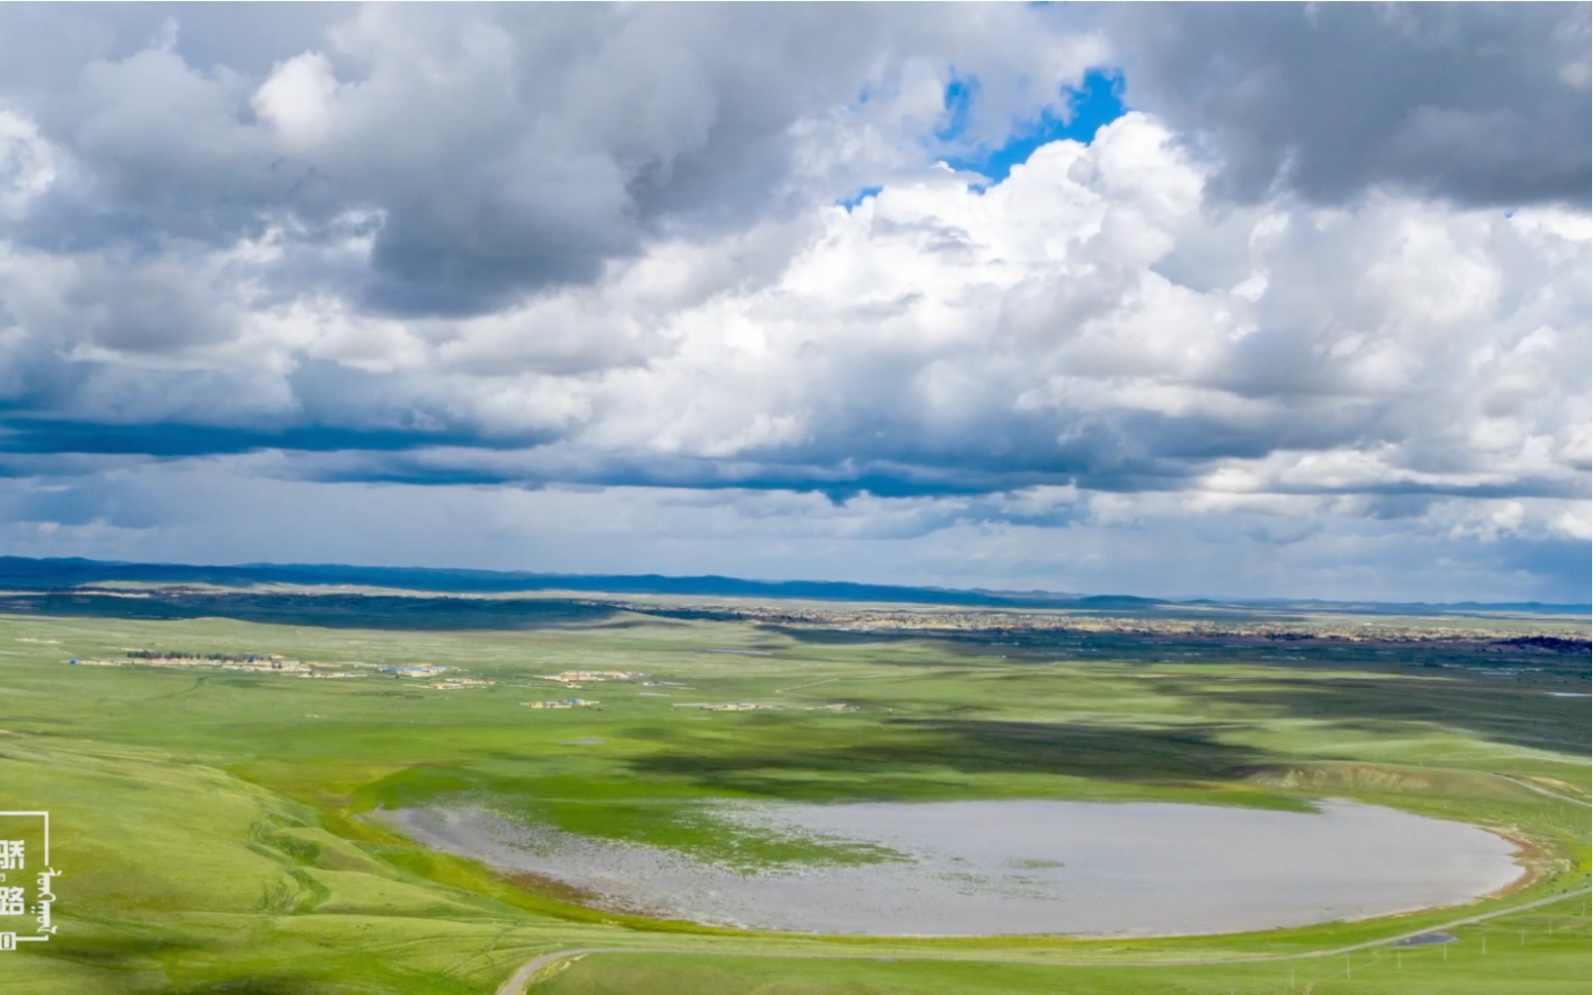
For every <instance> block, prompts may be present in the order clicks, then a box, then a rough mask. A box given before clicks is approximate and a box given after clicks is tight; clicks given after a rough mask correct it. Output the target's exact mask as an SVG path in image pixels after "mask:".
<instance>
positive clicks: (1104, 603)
mask: <svg viewBox="0 0 1593 995" xmlns="http://www.w3.org/2000/svg"><path fill="white" fill-rule="evenodd" d="M111 582H138V583H149V584H173V585H182V584H213V585H218V586H224V587H254V586H258V585H266V584H292V585H299V586H331V585H352V586H360V587H380V588H388V589H393V590H402V591H425V592H430V593H434V594H508V593H516V592H532V591H579V592H589V593H592V594H627V595H640V594H666V595H667V594H675V595H692V596H697V597H725V598H764V599H794V600H817V601H872V602H882V603H888V604H920V605H944V606H958V605H962V606H969V607H981V608H1001V607H1007V608H1075V609H1085V610H1090V611H1095V612H1101V611H1114V610H1117V611H1134V612H1143V611H1156V610H1163V611H1169V610H1170V611H1177V610H1178V609H1180V608H1183V609H1196V610H1198V609H1213V608H1223V607H1235V608H1252V609H1255V608H1266V609H1271V610H1280V609H1289V608H1298V609H1301V610H1311V611H1332V612H1346V613H1365V614H1469V613H1475V612H1512V613H1531V614H1572V615H1587V614H1590V613H1593V606H1590V605H1587V604H1543V603H1540V602H1536V601H1527V602H1507V603H1506V602H1501V603H1483V602H1462V603H1455V604H1424V603H1398V604H1396V603H1379V602H1339V601H1313V600H1295V599H1249V600H1212V599H1206V598H1201V599H1190V600H1163V599H1156V598H1138V597H1131V596H1128V595H1079V594H1065V593H1052V592H1046V591H983V590H971V591H968V590H952V589H947V588H938V587H906V586H898V585H890V584H854V583H848V582H843V581H806V580H788V581H762V580H743V579H741V578H738V577H718V576H711V575H710V576H702V577H664V576H660V575H658V574H643V575H604V574H543V573H525V572H511V571H496V570H446V569H433V568H427V567H357V566H343V565H337V564H298V563H292V564H270V563H244V564H239V565H236V566H191V565H186V564H177V563H117V562H106V561H100V560H85V559H77V558H72V559H42V560H38V559H29V558H26V557H19V556H0V588H6V589H13V590H19V589H20V590H30V591H40V590H42V591H56V590H63V589H68V588H74V587H82V586H85V585H95V584H106V583H111Z"/></svg>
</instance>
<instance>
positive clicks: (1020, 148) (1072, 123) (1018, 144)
mask: <svg viewBox="0 0 1593 995" xmlns="http://www.w3.org/2000/svg"><path fill="white" fill-rule="evenodd" d="M968 82H969V81H966V80H960V79H958V78H955V77H954V78H953V80H952V82H951V83H950V84H948V85H947V87H946V106H947V109H948V110H951V109H952V108H954V107H955V108H956V110H954V111H953V114H952V120H951V124H952V125H959V124H960V122H961V121H962V120H965V119H966V118H967V103H968V101H971V100H972V98H973V95H974V94H976V93H977V92H978V81H977V80H975V81H972V82H973V85H972V86H969V85H967V84H968ZM953 87H958V89H957V92H956V96H955V101H956V102H954V96H953V92H952V90H953ZM1067 104H1068V111H1069V118H1068V120H1066V121H1064V120H1062V117H1061V115H1059V114H1057V113H1056V112H1054V111H1052V110H1050V109H1047V110H1046V111H1045V112H1044V113H1043V114H1041V115H1040V119H1039V120H1038V121H1032V122H1029V123H1027V124H1026V125H1025V126H1023V127H1020V128H1019V129H1018V130H1017V131H1016V132H1014V133H1013V134H1012V136H1011V137H1009V138H1008V139H1007V141H1006V143H1005V144H1003V145H1000V146H998V147H996V148H978V149H974V150H973V151H972V152H970V153H969V154H968V155H965V156H958V157H955V158H950V159H947V160H946V162H947V164H948V165H950V166H951V167H952V168H954V169H962V170H968V171H970V172H974V173H980V174H982V175H984V176H988V177H989V178H990V180H991V182H993V183H999V182H1001V181H1002V180H1004V179H1006V178H1007V174H1008V173H1010V172H1012V167H1013V166H1016V165H1019V164H1021V163H1024V162H1027V161H1028V160H1029V156H1031V155H1033V154H1034V150H1035V149H1037V148H1039V147H1040V146H1042V145H1045V144H1048V143H1050V142H1055V141H1060V140H1062V139H1064V138H1071V139H1073V140H1074V141H1078V142H1083V143H1085V144H1086V145H1088V144H1089V143H1090V142H1092V141H1094V140H1095V133H1096V132H1097V131H1099V130H1100V129H1101V127H1102V126H1103V125H1107V124H1110V123H1112V122H1113V121H1115V120H1117V119H1118V118H1120V117H1122V116H1123V115H1124V114H1126V113H1128V106H1127V105H1126V104H1124V103H1123V76H1122V74H1121V73H1120V72H1118V71H1117V70H1115V69H1091V70H1090V71H1089V72H1087V73H1085V74H1084V81H1083V84H1082V86H1080V87H1079V88H1078V89H1074V90H1070V91H1069V92H1068V101H1067ZM948 130H949V131H950V136H954V135H955V134H956V130H957V129H956V128H955V127H949V129H948ZM935 137H937V138H941V139H942V140H945V139H946V138H947V137H949V136H948V135H947V134H944V133H937V134H936V136H935Z"/></svg>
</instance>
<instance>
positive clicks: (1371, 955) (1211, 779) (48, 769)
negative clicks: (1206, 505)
mask: <svg viewBox="0 0 1593 995" xmlns="http://www.w3.org/2000/svg"><path fill="white" fill-rule="evenodd" d="M129 600H132V599H129ZM340 605H341V607H340V608H339V609H338V614H337V615H336V616H335V617H331V616H330V615H329V613H328V612H318V611H309V610H306V611H305V612H303V613H302V614H301V615H299V616H294V615H293V614H292V613H291V612H288V611H280V612H277V613H276V614H274V615H269V616H266V617H265V620H261V621H247V620H242V619H227V618H213V617H206V618H183V617H178V618H133V617H106V616H104V615H94V614H89V613H81V612H69V611H66V609H64V608H63V609H62V612H63V613H62V614H49V615H45V614H17V615H4V616H0V808H3V809H30V810H32V809H43V810H48V811H49V812H50V813H51V818H52V831H53V836H52V840H53V844H52V846H53V862H54V864H55V866H56V867H57V868H58V869H59V870H61V871H62V876H61V877H60V878H59V879H58V881H57V883H56V885H55V889H54V890H55V893H56V895H57V896H58V901H57V903H56V905H55V909H54V913H55V921H56V923H57V924H58V925H59V927H60V929H59V933H58V934H57V935H56V936H55V937H54V938H53V939H52V940H51V941H50V942H47V943H35V944H31V945H27V947H26V949H20V950H16V951H5V952H0V988H3V989H4V990H5V991H6V992H17V993H57V992H59V993H96V992H106V993H121V992H184V993H187V992H258V993H270V995H276V993H299V992H312V993H313V992H348V993H364V992H370V993H389V992H416V993H430V992H440V993H447V992H459V993H466V992H493V991H497V990H500V986H502V985H504V983H505V982H506V981H507V980H508V979H509V978H510V977H511V976H512V975H514V974H515V973H516V971H517V969H519V968H520V967H521V966H522V965H524V964H527V963H528V962H530V961H532V960H533V959H534V958H537V957H539V956H541V955H545V954H556V953H558V952H560V951H569V952H573V953H572V956H570V957H563V958H560V957H551V958H549V959H548V960H547V961H546V962H545V967H544V968H543V969H542V970H540V971H539V972H538V973H537V974H536V975H535V976H534V977H531V978H529V979H527V980H528V981H529V983H530V986H531V987H530V990H531V991H535V992H548V993H567V995H573V993H597V992H658V993H671V992H681V993H688V992H690V993H703V992H748V993H750V992H758V993H761V995H776V993H805V992H815V993H816V992H855V993H896V992H947V993H951V992H991V993H995V992H1026V991H1033V992H1042V991H1043V992H1078V993H1093V992H1102V993H1105V992H1188V993H1197V992H1198V993H1208V992H1209V993H1234V995H1236V993H1261V992H1288V991H1295V992H1307V991H1309V992H1314V993H1316V995H1325V993H1337V992H1368V993H1380V992H1390V993H1394V992H1400V993H1412V992H1414V993H1422V992H1433V993H1439V992H1443V993H1452V992H1477V993H1484V992H1487V993H1494V992H1544V993H1549V992H1575V991H1585V990H1587V987H1588V985H1589V981H1590V976H1589V957H1588V949H1589V919H1588V914H1587V912H1588V908H1587V899H1586V897H1585V895H1584V891H1585V889H1586V888H1587V886H1588V881H1589V809H1588V806H1587V802H1588V799H1589V795H1590V780H1589V762H1588V751H1589V716H1588V708H1589V705H1588V699H1587V698H1586V697H1576V695H1585V694H1586V692H1587V691H1588V687H1589V681H1588V658H1587V655H1586V652H1585V650H1583V651H1582V652H1578V653H1565V652H1556V651H1553V650H1545V649H1541V648H1537V647H1531V646H1516V645H1502V646H1495V647H1493V648H1492V649H1490V650H1488V652H1483V651H1482V650H1481V649H1479V648H1478V647H1476V646H1472V645H1469V644H1461V643H1456V644H1448V643H1426V644H1422V643H1409V644H1399V645H1397V646H1392V647H1390V646H1361V645H1358V644H1354V643H1328V642H1323V641H1315V642H1308V643H1302V644H1295V643H1280V644H1278V645H1276V646H1257V645H1255V644H1254V643H1237V642H1236V643H1235V644H1233V645H1232V646H1229V647H1225V646H1224V645H1222V644H1221V642H1220V641H1218V642H1213V641H1210V640H1208V641H1205V642H1200V643H1198V644H1196V643H1194V642H1190V641H1188V640H1185V641H1182V642H1180V641H1179V640H1171V639H1161V638H1154V637H1150V636H1143V635H1138V636H1137V635H1127V634H1125V635H1102V636H1099V637H1095V638H1093V640H1092V641H1090V643H1089V645H1088V647H1085V648H1084V649H1081V648H1080V646H1079V645H1078V641H1077V639H1076V638H1073V637H1068V636H1063V635H1058V636H1050V635H1043V634H1040V635H1036V634H1030V635H1028V636H1025V637H1023V638H1022V639H1011V638H997V637H991V636H988V635H979V634H965V635H960V636H956V637H953V636H951V635H941V636H937V637H935V638H929V637H920V636H913V635H893V636H891V637H890V638H886V637H884V636H874V635H870V634H866V633H838V632H825V631H822V630H817V629H812V628H807V629H797V628H782V627H778V626H771V625H759V624H754V623H750V622H745V621H730V620H722V619H715V618H690V617H668V616H667V615H655V614H641V613H637V612H629V611H618V610H615V611H586V610H582V611H572V612H569V613H567V614H563V615H561V614H559V613H557V612H552V613H550V614H549V615H548V616H547V617H545V618H542V619H541V620H539V621H537V622H536V624H534V625H530V626H528V627H520V628H510V627H507V623H505V622H503V621H502V620H501V619H498V618H496V616H492V615H491V613H490V612H488V613H486V617H483V618H479V619H474V620H473V621H472V622H471V624H469V625H468V626H463V625H462V626H460V627H457V628H446V627H431V626H427V625H424V624H420V623H419V622H418V621H417V620H416V619H415V618H406V617H405V613H404V612H403V611H402V607H403V606H402V605H399V607H398V608H397V609H394V608H393V607H392V606H391V605H389V604H388V603H387V602H386V601H384V602H383V610H382V613H381V614H380V615H379V616H373V617H371V618H368V619H362V618H361V616H360V615H359V611H358V599H357V598H355V599H350V598H344V599H342V601H341V602H340ZM350 605H352V607H349V606H350ZM141 610H142V609H141ZM417 610H418V609H417ZM123 614H124V615H128V614H134V612H132V611H128V612H124V613H123ZM362 625H368V626H371V627H362ZM1070 640H1071V641H1070ZM162 649H165V650H182V651H187V652H192V653H201V654H204V653H224V654H250V653H255V654H266V653H270V654H279V655H282V656H285V657H288V658H293V659H300V660H317V661H325V662H326V663H329V664H346V665H350V666H352V665H355V664H375V665H384V666H385V665H404V664H415V663H420V662H428V663H434V664H439V665H443V666H447V667H449V668H453V670H452V671H451V672H450V673H449V675H448V676H455V675H463V676H467V677H469V678H474V679H480V680H485V681H491V682H493V683H491V684H490V685H484V686H467V687H463V688H459V689H454V690H437V689H433V688H430V687H427V686H425V684H426V683H427V681H424V680H417V679H411V678H402V677H395V676H391V675H380V674H377V673H374V671H373V672H372V673H371V675H370V676H365V677H361V678H357V679H343V680H311V679H302V678H297V677H294V676H290V675H285V674H269V673H241V672H229V671H223V670H217V669H178V668H166V667H156V666H147V665H135V666H118V667H109V666H72V665H69V664H68V663H67V662H66V661H67V660H69V659H72V658H82V659H99V658H121V657H125V655H126V654H127V653H128V652H129V651H130V650H162ZM576 669H583V670H625V671H641V672H644V673H646V674H647V675H649V677H650V678H651V679H654V680H657V681H659V682H664V683H659V684H656V685H652V686H643V685H641V684H639V683H588V684H585V685H584V686H583V687H582V688H581V689H579V690H568V689H566V688H564V687H562V686H559V685H556V684H551V683H550V682H547V681H545V680H542V679H540V677H539V675H547V674H553V673H557V672H560V671H565V670H576ZM573 696H579V697H582V698H587V699H595V700H596V701H597V702H598V704H597V705H596V706H595V707H591V708H573V709H567V710H556V709H532V708H528V707H526V706H525V705H524V704H523V703H525V702H530V701H541V700H554V699H563V698H569V697H573ZM732 702H746V703H753V704H758V705H764V706H770V707H768V708H763V709H759V710H754V711H739V712H731V711H710V710H706V709H704V708H702V707H699V706H701V705H702V704H725V703H732ZM1327 797H1334V798H1350V799H1356V800H1360V801H1365V802H1369V803H1373V804H1379V805H1387V806H1392V807H1396V808H1400V809H1404V810H1406V811H1410V812H1414V813H1419V814H1424V815H1433V816H1439V817H1443V818H1449V819H1457V820H1464V821H1468V822H1472V823H1475V824H1478V825H1482V826H1485V827H1488V828H1491V829H1494V830H1496V831H1499V832H1502V833H1507V834H1508V835H1510V836H1511V837H1512V838H1513V839H1516V840H1518V841H1519V842H1520V844H1521V846H1522V847H1523V851H1522V852H1523V857H1522V860H1523V861H1524V862H1525V863H1526V865H1527V866H1528V868H1529V869H1530V871H1531V876H1530V879H1529V880H1527V881H1526V882H1525V883H1523V884H1522V885H1521V886H1520V887H1518V888H1517V889H1515V890H1513V891H1512V892H1511V893H1509V894H1505V895H1498V896H1494V897H1490V898H1486V899H1480V900H1478V901H1476V902H1473V903H1470V904H1468V905H1465V906H1461V907H1458V908H1450V909H1437V910H1429V911H1425V912H1421V913H1415V914H1409V915H1402V916H1396V917H1390V918H1385V919H1381V920H1369V921H1358V922H1338V923H1328V924H1323V925H1319V926H1314V927H1309V928H1303V929H1288V930H1274V931H1269V932H1263V933H1250V934H1241V935H1231V936H1210V937H1186V938H1167V939H1145V940H1111V941H1107V940H1100V941H1087V940H1073V939H1067V938H1057V937H999V938H998V937H992V938H986V939H957V940H954V939H942V940H912V939H904V938H865V937H845V936H839V937H812V936H799V935H783V934H772V933H754V932H738V931H734V930H728V929H716V928H711V927H705V926H698V925H693V924H690V923H684V922H676V921H658V920H650V919H646V918H641V917H636V916H625V915H619V914H614V913H608V912H603V911H599V910H596V909H592V908H587V907H585V906H583V905H581V904H579V902H578V899H579V897H580V896H578V895H575V894H572V893H571V892H570V890H569V889H566V888H562V887H560V886H559V884H558V883H557V882H552V881H543V880H537V879H532V878H529V877H523V876H522V877H516V876H513V875H504V874H500V873H498V872H496V871H494V870H492V869H491V868H488V867H485V866H482V865H480V864H477V863H474V862H471V861H468V860H464V859H461V858H458V857H453V856H448V855H444V854H441V853H437V852H434V851H431V850H428V849H426V848H424V847H422V846H419V845H417V844H415V843H412V842H410V841H408V840H406V839H404V838H402V837H400V836H398V835H395V834H394V833H393V832H391V831H389V830H386V829H384V828H382V827H381V826H380V825H379V822H378V821H377V820H376V819H373V818H372V817H371V814H372V813H373V812H375V811H377V810H378V809H393V808H398V807H404V806H411V805H423V804H447V803H450V802H456V801H469V800H472V799H477V800H479V799H486V800H490V801H491V803H492V804H493V805H494V806H495V807H497V808H498V809H500V810H503V811H508V812H513V813H515V814H516V815H517V816H520V817H523V818H524V819H526V820H535V821H538V822H542V823H546V824H551V825H553V826H556V827H558V828H561V829H564V830H568V831H571V832H577V833H582V834H586V835H591V836H597V837H604V838H610V839H616V840H630V841H640V842H646V843H653V844H658V845H661V846H666V847H670V848H674V849H678V850H681V851H685V852H688V853H691V854H694V855H697V856H701V857H704V858H708V859H714V860H727V861H741V862H744V863H748V864H753V865H756V864H758V863H760V862H764V861H780V860H871V859H878V855H877V854H873V853H870V852H868V851H866V850H859V851H855V852H853V851H844V850H843V851H824V850H822V848H816V847H813V848H810V847H804V846H803V845H801V844H799V843H793V842H791V841H789V840H776V839H761V838H758V837H756V836H747V835H742V836H737V835H735V834H733V833H729V832H727V831H726V828H725V827H724V826H720V825H716V824H713V823H712V822H710V821H706V820H705V819H704V818H703V817H701V816H700V815H699V812H700V810H701V806H700V805H699V804H698V803H700V802H701V801H702V800H703V799H799V800H804V801H819V802H822V801H843V800H881V799H883V800H899V801H928V800H959V799H992V798H1057V799H1093V800H1162V801H1183V802H1193V803H1201V804H1217V805H1235V806H1253V807H1260V808H1277V809H1296V810H1299V809H1305V808H1308V807H1309V806H1310V805H1311V803H1312V802H1313V801H1314V800H1316V799H1321V798H1327ZM1559 895H1565V896H1567V897H1566V898H1564V899H1562V900H1552V899H1555V896H1559ZM1545 900H1551V901H1545ZM1530 903H1539V904H1536V905H1534V907H1532V908H1530V909H1526V910H1523V911H1511V910H1514V909H1517V908H1519V907H1521V906H1524V905H1528V904H1530ZM1494 913H1500V914H1499V915H1493V914H1494ZM1478 916H1492V917H1491V918H1484V919H1482V920H1480V921H1477V922H1474V923H1470V924H1464V925H1454V926H1449V925H1447V924H1450V923H1452V922H1454V921H1456V920H1460V919H1465V918H1474V917H1478ZM1440 926H1443V927H1444V928H1447V929H1448V930H1449V932H1451V933H1452V934H1453V935H1454V936H1455V937H1456V942H1453V943H1449V944H1444V945H1440V946H1432V947H1412V948H1398V947H1394V946H1392V945H1390V944H1388V943H1387V942H1385V941H1387V940H1389V939H1391V938H1394V937H1398V936H1402V935H1405V934H1410V933H1413V932H1418V931H1420V930H1422V929H1425V928H1429V927H1433V928H1437V927H1440ZM0 928H4V927H0ZM1350 948H1353V949H1350ZM581 951H596V952H588V953H580V952H581ZM1335 951H1347V952H1341V953H1334V952H1335Z"/></svg>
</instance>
